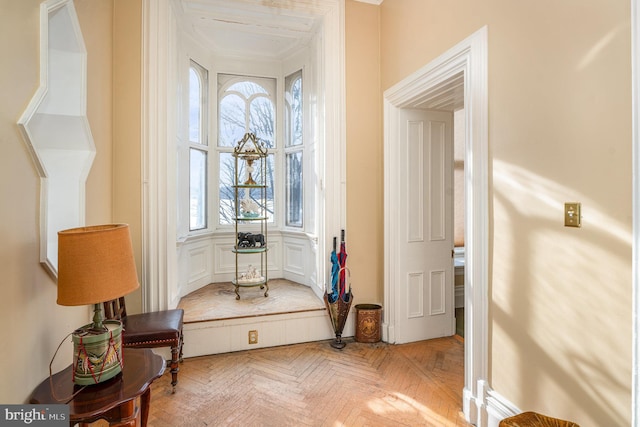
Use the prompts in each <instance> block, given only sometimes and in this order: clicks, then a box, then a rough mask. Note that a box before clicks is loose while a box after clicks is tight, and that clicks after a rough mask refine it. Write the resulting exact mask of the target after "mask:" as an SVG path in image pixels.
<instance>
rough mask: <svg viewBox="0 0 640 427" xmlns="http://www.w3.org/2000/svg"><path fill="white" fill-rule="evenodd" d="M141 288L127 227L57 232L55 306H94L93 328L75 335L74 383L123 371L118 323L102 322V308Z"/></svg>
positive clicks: (103, 378)
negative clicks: (56, 295) (105, 303)
mask: <svg viewBox="0 0 640 427" xmlns="http://www.w3.org/2000/svg"><path fill="white" fill-rule="evenodd" d="M139 286H140V284H139V283H138V274H137V272H136V265H135V260H134V257H133V247H132V245H131V236H130V234H129V226H128V225H127V224H108V225H96V226H91V227H79V228H72V229H69V230H63V231H60V232H58V301H57V302H58V304H60V305H65V306H72V305H87V304H93V305H94V315H93V323H90V324H88V325H85V326H82V327H81V328H78V329H76V330H75V331H73V333H72V334H71V336H72V340H73V370H72V372H73V381H74V382H75V383H76V384H79V385H89V384H98V383H100V382H103V381H106V380H108V379H110V378H113V377H114V376H116V375H117V374H118V373H120V372H121V371H122V366H123V359H122V336H121V335H122V323H121V322H120V321H118V320H104V316H103V314H102V303H103V302H105V301H110V300H112V299H116V298H120V297H121V296H124V295H126V294H128V293H129V292H132V291H134V290H135V289H137V288H138V287H139Z"/></svg>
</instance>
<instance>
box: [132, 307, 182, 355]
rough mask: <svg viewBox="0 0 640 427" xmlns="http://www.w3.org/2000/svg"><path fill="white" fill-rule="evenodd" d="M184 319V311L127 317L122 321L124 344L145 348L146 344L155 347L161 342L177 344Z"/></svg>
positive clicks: (166, 311)
mask: <svg viewBox="0 0 640 427" xmlns="http://www.w3.org/2000/svg"><path fill="white" fill-rule="evenodd" d="M183 317H184V310H182V309H175V310H165V311H158V312H152V313H142V314H132V315H127V316H126V317H125V318H124V319H122V324H123V328H124V332H123V333H122V343H123V344H124V345H125V346H127V347H134V346H135V347H144V346H145V345H146V344H145V343H148V344H149V345H151V346H153V347H157V344H158V343H161V342H167V345H170V344H169V342H170V341H176V343H177V341H178V339H179V337H180V333H181V331H182V319H183ZM154 344H155V345H154Z"/></svg>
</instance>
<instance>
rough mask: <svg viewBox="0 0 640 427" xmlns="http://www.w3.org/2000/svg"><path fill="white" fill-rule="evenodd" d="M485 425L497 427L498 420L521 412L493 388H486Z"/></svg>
mask: <svg viewBox="0 0 640 427" xmlns="http://www.w3.org/2000/svg"><path fill="white" fill-rule="evenodd" d="M486 410H487V427H498V424H500V421H502V420H503V419H505V418H508V417H512V416H514V415H517V414H519V413H521V412H522V411H521V410H520V409H518V408H517V407H516V406H515V405H514V404H513V403H511V402H509V401H508V400H507V399H505V397H504V396H502V395H500V394H499V393H497V392H496V391H494V390H488V391H487V396H486Z"/></svg>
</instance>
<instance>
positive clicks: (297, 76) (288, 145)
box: [281, 69, 310, 231]
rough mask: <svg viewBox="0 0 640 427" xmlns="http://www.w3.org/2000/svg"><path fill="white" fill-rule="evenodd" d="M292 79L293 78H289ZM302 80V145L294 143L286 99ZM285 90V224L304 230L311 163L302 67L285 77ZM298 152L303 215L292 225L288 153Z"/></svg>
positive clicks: (283, 185) (283, 175) (287, 227)
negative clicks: (300, 168) (290, 220)
mask: <svg viewBox="0 0 640 427" xmlns="http://www.w3.org/2000/svg"><path fill="white" fill-rule="evenodd" d="M289 79H291V80H289ZM298 80H300V83H301V85H302V90H301V97H302V99H301V100H300V102H301V103H302V117H300V120H301V121H302V144H300V145H293V144H292V138H293V136H292V132H291V127H292V125H291V120H290V117H291V112H290V109H289V103H288V102H287V100H286V94H287V93H288V92H289V90H290V87H291V86H293V84H295V82H296V81H298ZM284 86H285V87H284V90H283V94H284V95H285V99H284V108H285V110H286V112H285V114H284V118H283V119H284V126H285V143H284V155H283V159H282V164H283V169H282V177H283V179H282V183H281V186H282V192H283V195H284V199H283V208H284V209H283V215H282V217H283V219H282V221H283V226H284V228H285V229H291V230H292V231H304V229H305V225H306V221H305V214H306V212H307V211H308V210H309V209H308V207H307V197H306V196H307V194H306V193H307V191H306V189H305V186H306V180H305V172H306V171H307V170H309V169H308V167H309V166H310V165H309V161H308V159H307V150H306V147H307V138H306V128H307V126H306V123H305V122H306V120H305V117H306V114H305V110H306V109H307V108H308V107H307V106H306V102H305V96H304V94H305V90H304V75H303V72H302V69H300V70H298V71H294V72H293V73H290V74H287V75H286V76H285V77H284ZM296 152H300V153H301V154H302V183H301V185H302V217H301V219H300V225H291V224H289V221H288V216H289V215H288V212H289V206H288V203H289V193H288V191H287V179H288V177H289V175H288V165H287V155H288V154H292V153H296Z"/></svg>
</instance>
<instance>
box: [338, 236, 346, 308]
mask: <svg viewBox="0 0 640 427" xmlns="http://www.w3.org/2000/svg"><path fill="white" fill-rule="evenodd" d="M338 262H339V263H340V298H342V297H343V296H344V292H345V287H346V286H345V284H346V280H345V274H344V267H345V265H346V263H347V245H346V243H345V241H344V230H342V232H341V234H340V253H339V254H338Z"/></svg>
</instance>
